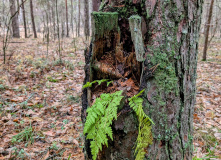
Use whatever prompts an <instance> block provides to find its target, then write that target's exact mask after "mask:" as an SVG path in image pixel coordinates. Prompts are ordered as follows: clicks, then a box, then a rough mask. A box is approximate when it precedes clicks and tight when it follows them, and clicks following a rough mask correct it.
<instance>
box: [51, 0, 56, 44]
mask: <svg viewBox="0 0 221 160" xmlns="http://www.w3.org/2000/svg"><path fill="white" fill-rule="evenodd" d="M53 4H54V3H53ZM54 6H55V5H53V6H51V12H52V21H53V32H54V40H55V38H56V20H55V12H54Z"/></svg>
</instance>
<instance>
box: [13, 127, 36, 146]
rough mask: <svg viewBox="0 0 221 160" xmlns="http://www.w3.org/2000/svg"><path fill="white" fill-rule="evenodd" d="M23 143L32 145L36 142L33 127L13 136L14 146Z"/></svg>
mask: <svg viewBox="0 0 221 160" xmlns="http://www.w3.org/2000/svg"><path fill="white" fill-rule="evenodd" d="M22 141H25V142H27V143H28V142H30V143H31V144H32V143H33V142H34V132H33V129H32V126H31V125H30V126H29V127H26V128H25V129H24V130H23V131H22V132H20V133H18V134H17V135H15V136H13V137H12V140H11V142H12V143H13V144H14V143H17V142H22Z"/></svg>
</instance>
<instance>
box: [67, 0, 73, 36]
mask: <svg viewBox="0 0 221 160" xmlns="http://www.w3.org/2000/svg"><path fill="white" fill-rule="evenodd" d="M71 1H72V0H71ZM65 4H66V27H67V35H66V37H69V28H68V1H67V0H65Z"/></svg>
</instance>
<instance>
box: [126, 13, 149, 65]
mask: <svg viewBox="0 0 221 160" xmlns="http://www.w3.org/2000/svg"><path fill="white" fill-rule="evenodd" d="M129 24H130V32H131V38H132V41H133V44H134V47H135V52H136V58H137V61H139V62H142V61H143V60H144V54H145V51H144V43H143V36H142V31H141V17H140V16H138V15H133V16H131V17H130V18H129Z"/></svg>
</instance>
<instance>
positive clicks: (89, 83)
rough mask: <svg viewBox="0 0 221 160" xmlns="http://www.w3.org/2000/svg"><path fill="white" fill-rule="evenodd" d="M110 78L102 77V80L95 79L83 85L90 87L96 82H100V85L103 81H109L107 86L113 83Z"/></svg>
mask: <svg viewBox="0 0 221 160" xmlns="http://www.w3.org/2000/svg"><path fill="white" fill-rule="evenodd" d="M108 81H109V79H101V80H95V81H93V82H87V83H86V84H85V85H84V86H83V89H84V88H88V87H92V85H93V84H94V83H98V85H101V83H103V82H107V86H109V84H110V83H112V82H113V81H109V82H108Z"/></svg>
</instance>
